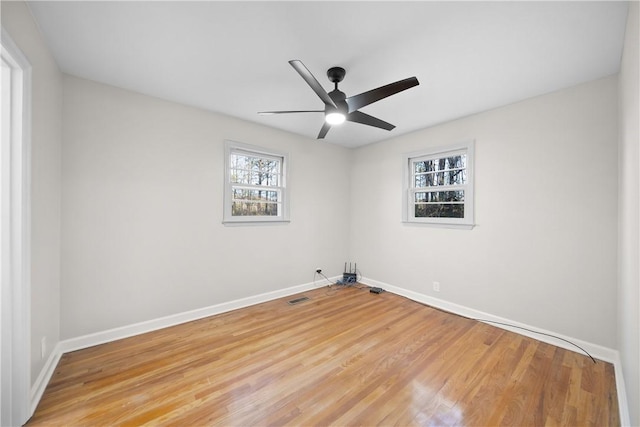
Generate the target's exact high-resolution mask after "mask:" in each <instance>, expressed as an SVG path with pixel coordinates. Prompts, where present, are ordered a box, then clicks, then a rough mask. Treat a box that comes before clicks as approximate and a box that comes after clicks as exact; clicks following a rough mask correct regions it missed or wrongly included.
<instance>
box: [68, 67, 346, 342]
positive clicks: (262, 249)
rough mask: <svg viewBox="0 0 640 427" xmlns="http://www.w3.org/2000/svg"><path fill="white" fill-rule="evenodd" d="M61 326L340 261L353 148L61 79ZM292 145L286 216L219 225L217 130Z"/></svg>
mask: <svg viewBox="0 0 640 427" xmlns="http://www.w3.org/2000/svg"><path fill="white" fill-rule="evenodd" d="M64 94H65V96H64V113H63V116H64V130H63V134H64V148H63V186H64V193H63V204H62V206H63V226H62V235H63V245H62V254H63V256H62V260H63V262H62V281H63V284H64V286H63V289H62V326H61V329H62V337H63V338H73V337H78V336H81V335H84V334H89V333H92V332H101V331H104V330H107V329H110V328H115V327H119V326H126V325H130V324H133V323H136V322H140V321H144V320H151V319H156V318H159V317H163V316H167V315H171V314H176V313H181V312H184V311H188V310H192V309H197V308H202V307H207V306H210V305H215V304H219V303H223V302H228V301H232V300H236V299H239V298H243V297H249V296H255V295H257V294H260V293H264V292H269V291H273V290H278V289H283V288H287V287H290V286H295V285H300V284H304V283H310V282H312V281H313V276H314V272H315V269H316V268H317V267H319V268H322V269H323V270H324V271H325V273H326V274H338V273H339V272H341V266H342V263H343V262H344V261H345V260H347V255H348V242H347V238H346V236H348V234H349V233H348V214H347V204H348V200H349V186H348V185H346V184H345V183H347V182H348V180H349V172H348V169H349V158H350V152H349V151H348V150H347V149H345V148H342V147H338V146H335V145H332V144H329V143H326V142H323V141H316V140H313V139H306V138H303V137H300V136H295V135H292V134H289V133H285V132H282V131H277V130H274V129H269V128H266V127H262V126H259V125H255V124H251V123H248V122H245V121H242V120H237V119H233V118H230V117H226V116H222V115H218V114H214V113H210V112H205V111H203V110H198V109H195V108H189V107H186V106H182V105H178V104H175V103H170V102H165V101H161V100H159V99H156V98H151V97H148V96H144V95H140V94H136V93H132V92H128V91H125V90H121V89H117V88H114V87H111V86H106V85H102V84H98V83H94V82H90V81H87V80H81V79H78V78H75V77H70V76H65V78H64ZM225 139H232V140H235V141H238V142H243V143H246V144H252V145H260V146H263V147H267V148H273V149H276V150H279V151H283V152H287V153H288V154H289V156H290V159H289V160H290V163H289V182H290V190H291V222H290V223H289V224H287V225H269V226H240V227H238V226H224V225H223V224H222V213H223V209H222V201H223V198H222V191H223V171H224V167H223V166H224V156H223V154H224V145H223V143H224V140H225Z"/></svg>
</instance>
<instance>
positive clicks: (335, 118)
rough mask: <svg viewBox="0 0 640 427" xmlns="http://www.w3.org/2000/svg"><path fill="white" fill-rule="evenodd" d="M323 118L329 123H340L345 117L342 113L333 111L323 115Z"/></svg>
mask: <svg viewBox="0 0 640 427" xmlns="http://www.w3.org/2000/svg"><path fill="white" fill-rule="evenodd" d="M324 120H325V121H326V122H327V123H329V124H330V125H339V124H341V123H344V121H345V120H346V117H345V115H344V114H342V113H338V112H334V113H329V114H327V115H326V116H325V117H324Z"/></svg>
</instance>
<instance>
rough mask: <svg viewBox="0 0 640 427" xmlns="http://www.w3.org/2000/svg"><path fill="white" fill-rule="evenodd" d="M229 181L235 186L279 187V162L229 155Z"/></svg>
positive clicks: (235, 154) (255, 157)
mask: <svg viewBox="0 0 640 427" xmlns="http://www.w3.org/2000/svg"><path fill="white" fill-rule="evenodd" d="M230 157H231V167H230V179H231V182H233V183H237V184H251V185H266V186H279V185H280V173H281V161H280V160H277V159H268V158H261V157H257V156H248V155H241V154H237V153H234V154H231V156H230Z"/></svg>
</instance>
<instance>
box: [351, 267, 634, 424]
mask: <svg viewBox="0 0 640 427" xmlns="http://www.w3.org/2000/svg"><path fill="white" fill-rule="evenodd" d="M360 282H361V283H363V284H366V285H370V286H376V287H379V288H383V289H385V290H386V291H388V292H392V293H394V294H397V295H402V296H403V297H406V298H409V299H410V300H413V301H417V302H420V303H423V304H426V305H429V306H432V307H435V308H438V309H440V310H444V311H448V312H450V313H454V314H458V315H460V316H464V317H469V318H472V319H482V320H486V321H487V322H486V323H487V324H490V325H492V326H496V327H498V328H501V329H505V330H508V331H511V332H514V333H517V334H520V335H524V336H527V337H529V338H533V339H536V340H538V341H542V342H546V343H548V344H552V345H555V346H557V347H561V348H564V349H567V350H571V351H574V352H577V353H583V352H582V351H580V349H579V348H577V347H575V346H573V345H571V344H569V343H567V342H566V341H564V340H567V341H571V342H573V343H575V344H577V345H579V346H580V347H582V348H583V349H585V350H586V351H588V352H589V354H591V356H593V357H594V358H596V359H600V360H603V361H605V362H609V363H611V364H612V365H613V367H614V369H615V375H616V391H617V393H618V406H619V408H620V421H621V423H622V425H623V426H628V425H630V422H631V421H630V418H629V407H628V406H627V405H628V402H627V394H626V389H625V386H624V377H623V376H622V364H621V363H620V353H619V352H618V351H617V350H614V349H611V348H607V347H603V346H601V345H598V344H593V343H590V342H587V341H583V340H580V339H578V338H573V337H568V336H566V335H562V334H559V333H556V332H552V331H547V330H544V329H540V328H536V327H534V326H530V325H527V324H524V323H520V322H516V321H514V320H510V319H505V318H503V317H499V316H494V315H493V314H489V313H485V312H483V311H479V310H475V309H473V308H469V307H466V306H463V305H459V304H455V303H452V302H450V301H445V300H442V299H439V298H434V297H431V296H429V295H425V294H421V293H418V292H414V291H410V290H408V289H404V288H400V287H397V286H393V285H390V284H388V283H383V282H379V281H377V280H374V279H369V278H366V277H363V278H361V279H360ZM493 322H498V323H493ZM509 325H511V326H509ZM521 328H524V329H521ZM531 330H535V331H538V332H540V334H538V333H535V332H531ZM542 334H546V335H542ZM549 335H554V336H556V337H558V338H561V339H556V338H553V337H551V336H549ZM583 354H584V353H583Z"/></svg>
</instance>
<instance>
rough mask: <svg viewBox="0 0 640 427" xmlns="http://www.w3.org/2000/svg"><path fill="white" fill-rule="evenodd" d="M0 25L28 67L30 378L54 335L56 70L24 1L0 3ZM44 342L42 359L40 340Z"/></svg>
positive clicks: (57, 195) (57, 188)
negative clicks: (29, 101) (30, 128)
mask: <svg viewBox="0 0 640 427" xmlns="http://www.w3.org/2000/svg"><path fill="white" fill-rule="evenodd" d="M2 26H3V27H4V28H5V29H6V30H7V32H8V33H9V34H10V35H11V38H12V39H13V40H14V42H15V43H16V44H17V45H18V47H19V48H20V49H21V50H22V52H23V53H24V54H25V56H26V57H27V58H28V60H29V62H30V63H31V66H32V93H33V97H32V113H31V114H32V130H31V132H32V133H31V150H32V152H31V159H32V163H31V169H32V176H31V196H32V199H31V203H32V205H31V217H32V219H31V235H32V236H31V237H32V238H31V249H32V253H31V381H32V383H33V382H35V380H36V379H37V377H38V375H39V374H40V372H41V370H42V369H43V367H44V364H45V361H46V360H47V358H48V357H49V354H50V353H51V351H52V349H53V348H54V346H55V345H56V344H57V342H58V341H59V339H60V329H59V325H60V321H59V319H60V192H61V172H60V164H61V161H60V156H61V145H62V130H61V127H62V115H61V111H62V74H61V73H60V71H59V70H58V67H57V65H56V63H55V61H54V59H53V57H52V56H51V54H50V52H49V50H48V48H47V46H46V44H45V42H44V41H43V40H42V39H41V37H40V33H39V31H38V29H37V27H36V25H35V22H34V21H33V18H32V16H31V13H30V12H29V9H28V8H27V6H26V5H25V3H24V2H21V1H20V2H4V1H3V2H2ZM42 337H46V339H47V342H48V346H47V347H48V348H47V352H46V354H45V357H44V358H42V357H41V355H40V340H41V338H42Z"/></svg>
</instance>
